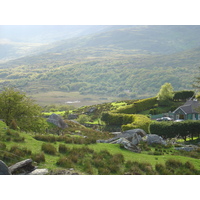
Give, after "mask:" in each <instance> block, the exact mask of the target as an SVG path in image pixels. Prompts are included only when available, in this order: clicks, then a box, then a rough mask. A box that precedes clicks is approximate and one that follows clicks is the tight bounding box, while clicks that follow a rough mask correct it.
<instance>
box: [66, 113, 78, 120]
mask: <svg viewBox="0 0 200 200" xmlns="http://www.w3.org/2000/svg"><path fill="white" fill-rule="evenodd" d="M77 118H78V115H77V114H69V115H68V119H77Z"/></svg>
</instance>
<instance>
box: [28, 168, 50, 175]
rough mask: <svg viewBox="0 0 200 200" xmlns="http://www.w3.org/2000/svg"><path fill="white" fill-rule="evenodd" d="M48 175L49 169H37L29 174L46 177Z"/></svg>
mask: <svg viewBox="0 0 200 200" xmlns="http://www.w3.org/2000/svg"><path fill="white" fill-rule="evenodd" d="M48 173H49V171H48V169H35V170H33V171H32V172H31V173H28V175H46V174H48Z"/></svg>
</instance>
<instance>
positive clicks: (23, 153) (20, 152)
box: [9, 145, 32, 157]
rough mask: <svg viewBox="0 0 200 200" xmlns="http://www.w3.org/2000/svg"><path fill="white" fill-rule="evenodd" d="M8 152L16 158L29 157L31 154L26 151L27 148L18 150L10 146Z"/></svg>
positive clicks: (15, 146) (29, 151)
mask: <svg viewBox="0 0 200 200" xmlns="http://www.w3.org/2000/svg"><path fill="white" fill-rule="evenodd" d="M9 152H11V153H12V154H14V155H15V156H18V157H25V156H29V155H31V153H32V152H31V150H28V149H27V148H20V147H18V146H17V145H14V146H12V147H11V148H10V151H9Z"/></svg>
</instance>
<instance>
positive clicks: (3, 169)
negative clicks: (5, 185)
mask: <svg viewBox="0 0 200 200" xmlns="http://www.w3.org/2000/svg"><path fill="white" fill-rule="evenodd" d="M0 175H11V173H10V170H9V168H8V166H7V165H6V164H5V163H4V162H3V161H2V160H0Z"/></svg>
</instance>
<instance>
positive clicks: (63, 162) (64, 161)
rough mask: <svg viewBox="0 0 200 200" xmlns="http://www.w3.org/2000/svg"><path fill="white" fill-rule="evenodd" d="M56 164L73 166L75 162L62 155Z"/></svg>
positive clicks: (66, 166)
mask: <svg viewBox="0 0 200 200" xmlns="http://www.w3.org/2000/svg"><path fill="white" fill-rule="evenodd" d="M56 165H58V166H60V167H65V168H72V167H73V162H72V161H71V160H70V159H69V158H67V157H61V158H59V159H58V161H57V162H56Z"/></svg>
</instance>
